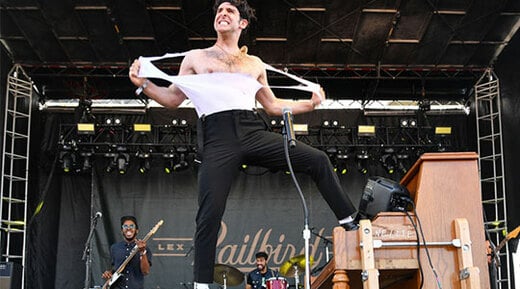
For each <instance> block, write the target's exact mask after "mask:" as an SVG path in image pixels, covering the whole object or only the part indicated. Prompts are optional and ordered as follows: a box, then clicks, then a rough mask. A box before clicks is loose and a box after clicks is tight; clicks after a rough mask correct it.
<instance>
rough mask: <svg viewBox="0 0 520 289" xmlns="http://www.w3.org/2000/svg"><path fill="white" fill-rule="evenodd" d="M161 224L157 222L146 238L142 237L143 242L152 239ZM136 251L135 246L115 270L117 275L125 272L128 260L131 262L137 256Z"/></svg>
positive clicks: (161, 222) (137, 249)
mask: <svg viewBox="0 0 520 289" xmlns="http://www.w3.org/2000/svg"><path fill="white" fill-rule="evenodd" d="M162 224H163V220H161V221H159V223H157V225H155V227H153V228H152V230H150V232H148V234H146V236H144V238H143V241H145V242H146V241H148V239H150V237H152V236H153V234H155V232H157V229H159V227H160V226H161V225H162ZM137 251H139V248H138V247H137V244H136V245H135V246H134V247H133V248H132V251H130V255H129V256H128V257H127V258H126V259H125V260H124V261H123V263H121V265H120V266H119V267H118V268H117V270H116V272H117V273H121V272H123V270H125V267H126V265H128V263H129V262H130V260H132V258H133V257H134V256H135V254H137Z"/></svg>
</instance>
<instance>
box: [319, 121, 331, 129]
mask: <svg viewBox="0 0 520 289" xmlns="http://www.w3.org/2000/svg"><path fill="white" fill-rule="evenodd" d="M321 126H322V127H324V128H328V127H330V122H329V121H328V120H324V121H323V122H322V123H321Z"/></svg>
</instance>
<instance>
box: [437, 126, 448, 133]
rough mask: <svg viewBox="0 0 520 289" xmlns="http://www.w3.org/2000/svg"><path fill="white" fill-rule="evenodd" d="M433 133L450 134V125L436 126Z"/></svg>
mask: <svg viewBox="0 0 520 289" xmlns="http://www.w3.org/2000/svg"><path fill="white" fill-rule="evenodd" d="M435 134H437V135H449V134H451V126H436V127H435Z"/></svg>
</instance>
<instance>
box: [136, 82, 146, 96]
mask: <svg viewBox="0 0 520 289" xmlns="http://www.w3.org/2000/svg"><path fill="white" fill-rule="evenodd" d="M149 82H150V80H148V79H147V80H145V81H144V82H143V85H141V86H139V87H138V88H137V89H136V91H135V95H139V94H141V93H142V92H143V90H144V89H145V88H147V87H148V83H149Z"/></svg>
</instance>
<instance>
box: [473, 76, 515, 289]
mask: <svg viewBox="0 0 520 289" xmlns="http://www.w3.org/2000/svg"><path fill="white" fill-rule="evenodd" d="M475 105H476V109H475V111H476V121H477V137H478V153H479V172H480V183H481V189H482V201H483V206H484V214H485V217H486V220H485V225H486V233H487V235H488V237H489V239H490V240H489V241H490V242H492V245H493V244H494V245H498V244H499V243H500V242H501V241H502V240H503V239H504V238H505V233H507V229H508V227H507V202H506V201H507V197H506V180H505V171H504V154H503V152H504V148H503V140H502V115H501V109H500V106H501V103H500V83H499V80H498V78H497V76H496V75H495V73H494V72H493V71H492V70H491V69H488V70H487V71H486V72H485V73H483V74H482V76H481V78H480V79H479V80H478V82H477V83H476V84H475ZM496 254H497V256H496V257H497V259H495V260H494V263H495V265H496V267H492V268H494V269H495V268H496V274H494V273H493V272H490V274H491V277H496V278H492V282H493V279H494V282H495V283H496V288H497V289H503V288H508V289H509V288H511V283H510V280H509V276H510V272H511V270H510V260H509V249H508V247H507V246H504V248H503V250H499V252H496Z"/></svg>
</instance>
